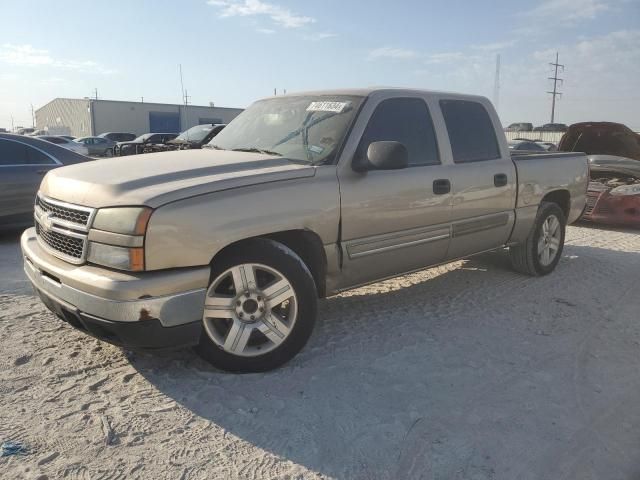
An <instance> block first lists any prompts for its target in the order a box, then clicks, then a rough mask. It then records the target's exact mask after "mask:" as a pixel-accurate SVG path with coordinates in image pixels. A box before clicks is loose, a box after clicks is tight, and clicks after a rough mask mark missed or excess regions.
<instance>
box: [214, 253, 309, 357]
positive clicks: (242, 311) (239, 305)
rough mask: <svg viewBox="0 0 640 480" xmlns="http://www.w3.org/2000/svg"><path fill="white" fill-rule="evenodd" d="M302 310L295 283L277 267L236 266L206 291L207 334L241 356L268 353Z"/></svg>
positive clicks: (251, 264) (287, 334) (280, 341)
mask: <svg viewBox="0 0 640 480" xmlns="http://www.w3.org/2000/svg"><path fill="white" fill-rule="evenodd" d="M297 315H298V303H297V300H296V294H295V291H294V290H293V287H292V285H291V283H289V281H288V280H287V279H286V277H285V276H284V275H283V274H282V273H280V272H278V271H277V270H275V269H274V268H271V267H268V266H266V265H260V264H257V263H245V264H241V265H236V266H234V267H232V268H230V269H228V270H226V271H225V272H223V273H222V274H221V275H219V276H218V277H217V278H216V279H215V280H214V281H213V282H212V283H211V286H210V287H209V289H208V290H207V296H206V298H205V304H204V315H203V322H204V328H205V331H206V332H207V335H208V336H209V338H210V339H211V340H212V341H213V343H215V344H216V345H217V346H218V347H220V348H221V349H222V350H224V351H225V352H228V353H230V354H233V355H238V356H242V357H253V356H256V355H262V354H264V353H267V352H269V351H271V350H273V349H275V348H276V347H278V346H279V345H281V344H282V343H283V342H284V341H285V340H286V339H287V337H288V336H289V333H290V332H291V330H292V328H293V326H294V324H295V321H296V318H297Z"/></svg>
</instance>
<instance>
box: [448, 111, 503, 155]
mask: <svg viewBox="0 0 640 480" xmlns="http://www.w3.org/2000/svg"><path fill="white" fill-rule="evenodd" d="M440 108H441V110H442V115H443V116H444V121H445V124H446V125H447V132H448V133H449V141H450V142H451V151H452V153H453V161H454V162H455V163H467V162H482V161H484V160H494V159H496V158H500V149H499V148H498V140H497V139H496V132H495V130H494V128H493V123H491V119H490V118H489V114H488V113H487V110H486V109H485V108H484V106H483V105H481V104H480V103H477V102H469V101H467V100H441V101H440Z"/></svg>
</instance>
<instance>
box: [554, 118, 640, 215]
mask: <svg viewBox="0 0 640 480" xmlns="http://www.w3.org/2000/svg"><path fill="white" fill-rule="evenodd" d="M558 149H559V150H561V151H565V152H571V151H579V152H584V153H586V154H587V155H588V157H589V165H590V170H591V182H590V183H589V191H588V197H587V208H586V210H585V212H584V216H583V218H584V219H585V220H589V221H592V222H598V223H607V224H615V225H628V226H635V227H638V226H640V135H638V134H637V133H634V132H633V131H632V130H631V129H630V128H628V127H626V126H625V125H622V124H620V123H613V122H582V123H575V124H573V125H571V126H570V127H569V130H568V131H567V133H565V134H564V135H563V136H562V139H561V140H560V144H559V145H558Z"/></svg>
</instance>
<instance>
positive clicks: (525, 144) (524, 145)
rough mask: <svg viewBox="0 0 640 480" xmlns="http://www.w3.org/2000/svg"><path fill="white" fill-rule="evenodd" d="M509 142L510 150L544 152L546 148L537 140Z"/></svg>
mask: <svg viewBox="0 0 640 480" xmlns="http://www.w3.org/2000/svg"><path fill="white" fill-rule="evenodd" d="M508 143H509V150H512V151H525V152H540V153H545V152H546V151H547V150H546V149H545V148H544V147H543V146H542V145H540V144H539V143H538V142H534V141H533V140H511V141H510V142H508Z"/></svg>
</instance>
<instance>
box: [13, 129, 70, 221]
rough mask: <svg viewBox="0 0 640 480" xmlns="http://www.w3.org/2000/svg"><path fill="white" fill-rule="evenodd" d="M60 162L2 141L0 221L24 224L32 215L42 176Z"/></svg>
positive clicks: (14, 143) (28, 148) (35, 150)
mask: <svg viewBox="0 0 640 480" xmlns="http://www.w3.org/2000/svg"><path fill="white" fill-rule="evenodd" d="M58 166H60V163H59V162H58V161H56V160H55V159H53V157H51V156H50V155H48V154H46V153H45V152H44V151H42V150H39V149H37V148H34V147H32V146H30V145H27V144H24V143H22V142H19V141H15V140H9V139H4V138H0V218H1V219H2V220H1V221H2V223H4V224H13V223H16V224H22V223H25V222H28V221H30V218H31V216H32V215H33V202H34V199H35V196H36V193H37V191H38V188H39V187H40V182H41V181H42V177H43V176H44V175H45V174H46V173H47V172H48V171H49V170H50V169H52V168H55V167H58Z"/></svg>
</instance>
